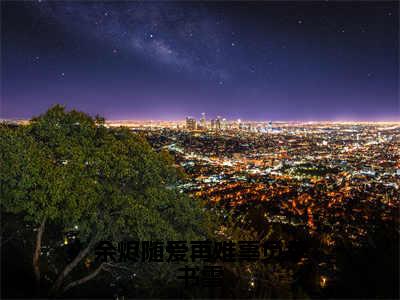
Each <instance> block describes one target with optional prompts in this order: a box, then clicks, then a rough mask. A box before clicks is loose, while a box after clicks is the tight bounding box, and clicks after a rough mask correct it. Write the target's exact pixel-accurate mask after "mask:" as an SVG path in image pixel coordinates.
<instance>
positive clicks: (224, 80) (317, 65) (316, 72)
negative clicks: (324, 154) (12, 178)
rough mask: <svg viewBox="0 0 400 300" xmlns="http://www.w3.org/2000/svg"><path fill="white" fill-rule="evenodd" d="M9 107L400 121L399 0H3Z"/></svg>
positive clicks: (17, 114) (5, 101)
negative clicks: (223, 0)
mask: <svg viewBox="0 0 400 300" xmlns="http://www.w3.org/2000/svg"><path fill="white" fill-rule="evenodd" d="M1 6H2V20H3V21H2V35H3V37H4V38H3V43H2V87H3V88H2V93H1V112H0V117H1V118H4V119H8V118H17V119H29V118H31V117H32V116H35V115H38V114H39V113H40V112H42V111H44V110H46V109H47V108H48V107H49V106H51V105H54V104H57V103H59V104H63V105H66V107H67V108H76V109H78V110H84V111H87V112H88V113H90V114H93V115H95V114H100V115H102V116H104V117H106V119H108V120H137V121H139V120H142V121H145V120H147V121H148V120H184V119H185V117H186V116H189V115H190V116H193V117H195V118H196V119H198V120H199V119H200V118H201V113H202V112H206V114H207V116H209V117H210V118H215V117H216V116H217V115H221V116H222V117H225V118H226V119H228V120H236V119H238V118H241V119H243V120H245V121H269V120H272V121H275V122H276V121H304V122H307V121H337V122H341V121H399V120H400V119H399V115H400V108H399V100H398V99H399V87H398V79H399V78H398V77H399V76H398V71H399V64H398V50H399V49H398V45H399V44H398V23H399V22H398V21H399V18H398V3H397V2H357V3H350V2H348V3H345V2H334V3H331V2H291V3H289V2H288V3H286V2H279V3H278V2H250V3H249V2H246V3H241V2H232V3H221V2H216V3H213V2H207V3H200V2H195V3H184V2H168V3H167V2H161V3H159V2H151V3H143V2H112V3H111V2H91V3H88V2H63V1H59V2H53V3H51V2H47V1H40V0H39V1H32V2H14V1H5V2H2V4H1Z"/></svg>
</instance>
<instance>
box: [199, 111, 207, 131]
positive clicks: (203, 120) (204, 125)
mask: <svg viewBox="0 0 400 300" xmlns="http://www.w3.org/2000/svg"><path fill="white" fill-rule="evenodd" d="M200 125H201V127H202V129H207V120H206V113H201V119H200Z"/></svg>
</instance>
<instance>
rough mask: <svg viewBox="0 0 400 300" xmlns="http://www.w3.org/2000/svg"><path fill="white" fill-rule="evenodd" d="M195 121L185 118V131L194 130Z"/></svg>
mask: <svg viewBox="0 0 400 300" xmlns="http://www.w3.org/2000/svg"><path fill="white" fill-rule="evenodd" d="M196 123H197V122H196V119H194V118H192V117H187V118H186V129H188V130H196V127H197V126H196V125H197V124H196Z"/></svg>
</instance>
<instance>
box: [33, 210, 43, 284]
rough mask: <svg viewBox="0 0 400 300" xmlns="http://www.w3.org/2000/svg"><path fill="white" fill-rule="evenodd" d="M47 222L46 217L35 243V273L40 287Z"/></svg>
mask: <svg viewBox="0 0 400 300" xmlns="http://www.w3.org/2000/svg"><path fill="white" fill-rule="evenodd" d="M45 224H46V217H44V218H43V220H42V223H41V224H40V227H39V228H38V231H37V234H36V243H35V251H34V253H33V260H32V264H33V271H34V273H35V279H36V286H37V288H39V286H40V261H39V260H40V251H41V248H42V238H43V232H44V228H45Z"/></svg>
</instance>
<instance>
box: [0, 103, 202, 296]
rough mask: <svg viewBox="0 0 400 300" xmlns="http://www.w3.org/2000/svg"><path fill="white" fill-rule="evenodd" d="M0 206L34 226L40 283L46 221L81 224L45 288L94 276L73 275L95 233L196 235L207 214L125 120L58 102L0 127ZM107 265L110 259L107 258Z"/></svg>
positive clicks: (64, 227) (65, 226)
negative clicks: (72, 247)
mask: <svg viewBox="0 0 400 300" xmlns="http://www.w3.org/2000/svg"><path fill="white" fill-rule="evenodd" d="M0 149H1V166H0V174H1V175H0V176H1V177H0V179H1V192H0V193H1V194H0V195H1V199H2V202H1V209H2V211H6V212H12V213H18V214H23V215H24V217H25V220H26V221H29V222H32V223H34V224H35V226H36V227H37V231H36V238H35V249H34V251H33V268H34V273H35V277H36V280H37V282H38V284H39V283H40V280H41V274H40V249H41V247H42V243H43V238H44V236H45V232H46V225H47V224H56V225H57V226H59V228H61V232H60V236H62V234H63V232H65V231H68V230H71V229H72V228H79V230H78V232H77V234H78V238H79V240H80V241H81V243H82V245H83V246H82V247H81V249H80V251H79V253H78V254H77V255H76V256H75V257H74V259H72V261H70V262H69V263H67V264H66V265H65V266H64V268H63V269H62V271H61V272H58V274H57V275H56V278H55V280H54V282H53V284H52V288H51V294H57V293H59V292H60V291H61V290H63V289H64V290H67V289H69V288H72V287H74V286H76V285H79V284H82V283H84V282H86V281H88V280H91V279H93V278H94V277H95V276H96V275H97V274H99V273H100V272H101V271H103V270H106V269H109V268H110V266H109V265H108V266H107V268H106V266H105V265H103V264H100V265H95V264H93V266H91V267H90V269H91V270H92V273H91V274H86V276H83V277H82V278H80V279H77V280H73V279H72V277H73V276H72V275H71V274H72V271H73V270H76V268H77V267H78V266H79V265H82V262H83V261H84V259H85V258H88V257H89V256H90V255H91V251H92V249H93V247H94V245H95V244H96V243H97V242H98V241H100V240H111V241H119V240H121V239H124V238H131V239H138V240H163V241H165V240H168V239H172V240H174V239H184V240H190V239H199V238H201V237H203V236H204V235H205V223H206V221H207V218H206V216H205V214H204V211H203V210H202V209H201V207H200V205H199V203H198V202H196V201H193V200H191V199H189V198H187V197H186V196H184V195H182V194H181V193H179V192H178V191H177V189H176V180H177V178H178V174H177V170H176V168H175V167H174V165H173V164H172V161H170V160H169V159H168V158H167V157H166V154H165V153H162V154H159V153H156V152H155V151H153V149H152V148H151V147H150V145H149V144H148V143H147V142H146V141H145V140H144V138H142V137H140V136H138V135H136V134H133V133H132V132H130V131H129V129H127V128H117V129H109V128H106V127H105V126H104V119H102V118H101V117H98V116H96V118H95V119H93V118H92V117H90V116H89V115H87V114H84V113H82V112H78V111H75V110H72V111H69V112H67V111H66V110H65V108H64V107H62V106H59V105H56V106H54V107H52V108H51V109H49V110H48V111H47V112H46V113H45V114H43V115H40V116H39V117H36V118H33V119H32V120H31V122H30V124H29V125H27V126H20V127H18V128H17V129H10V128H8V127H7V126H2V127H1V140H0ZM111 267H112V266H111Z"/></svg>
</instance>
